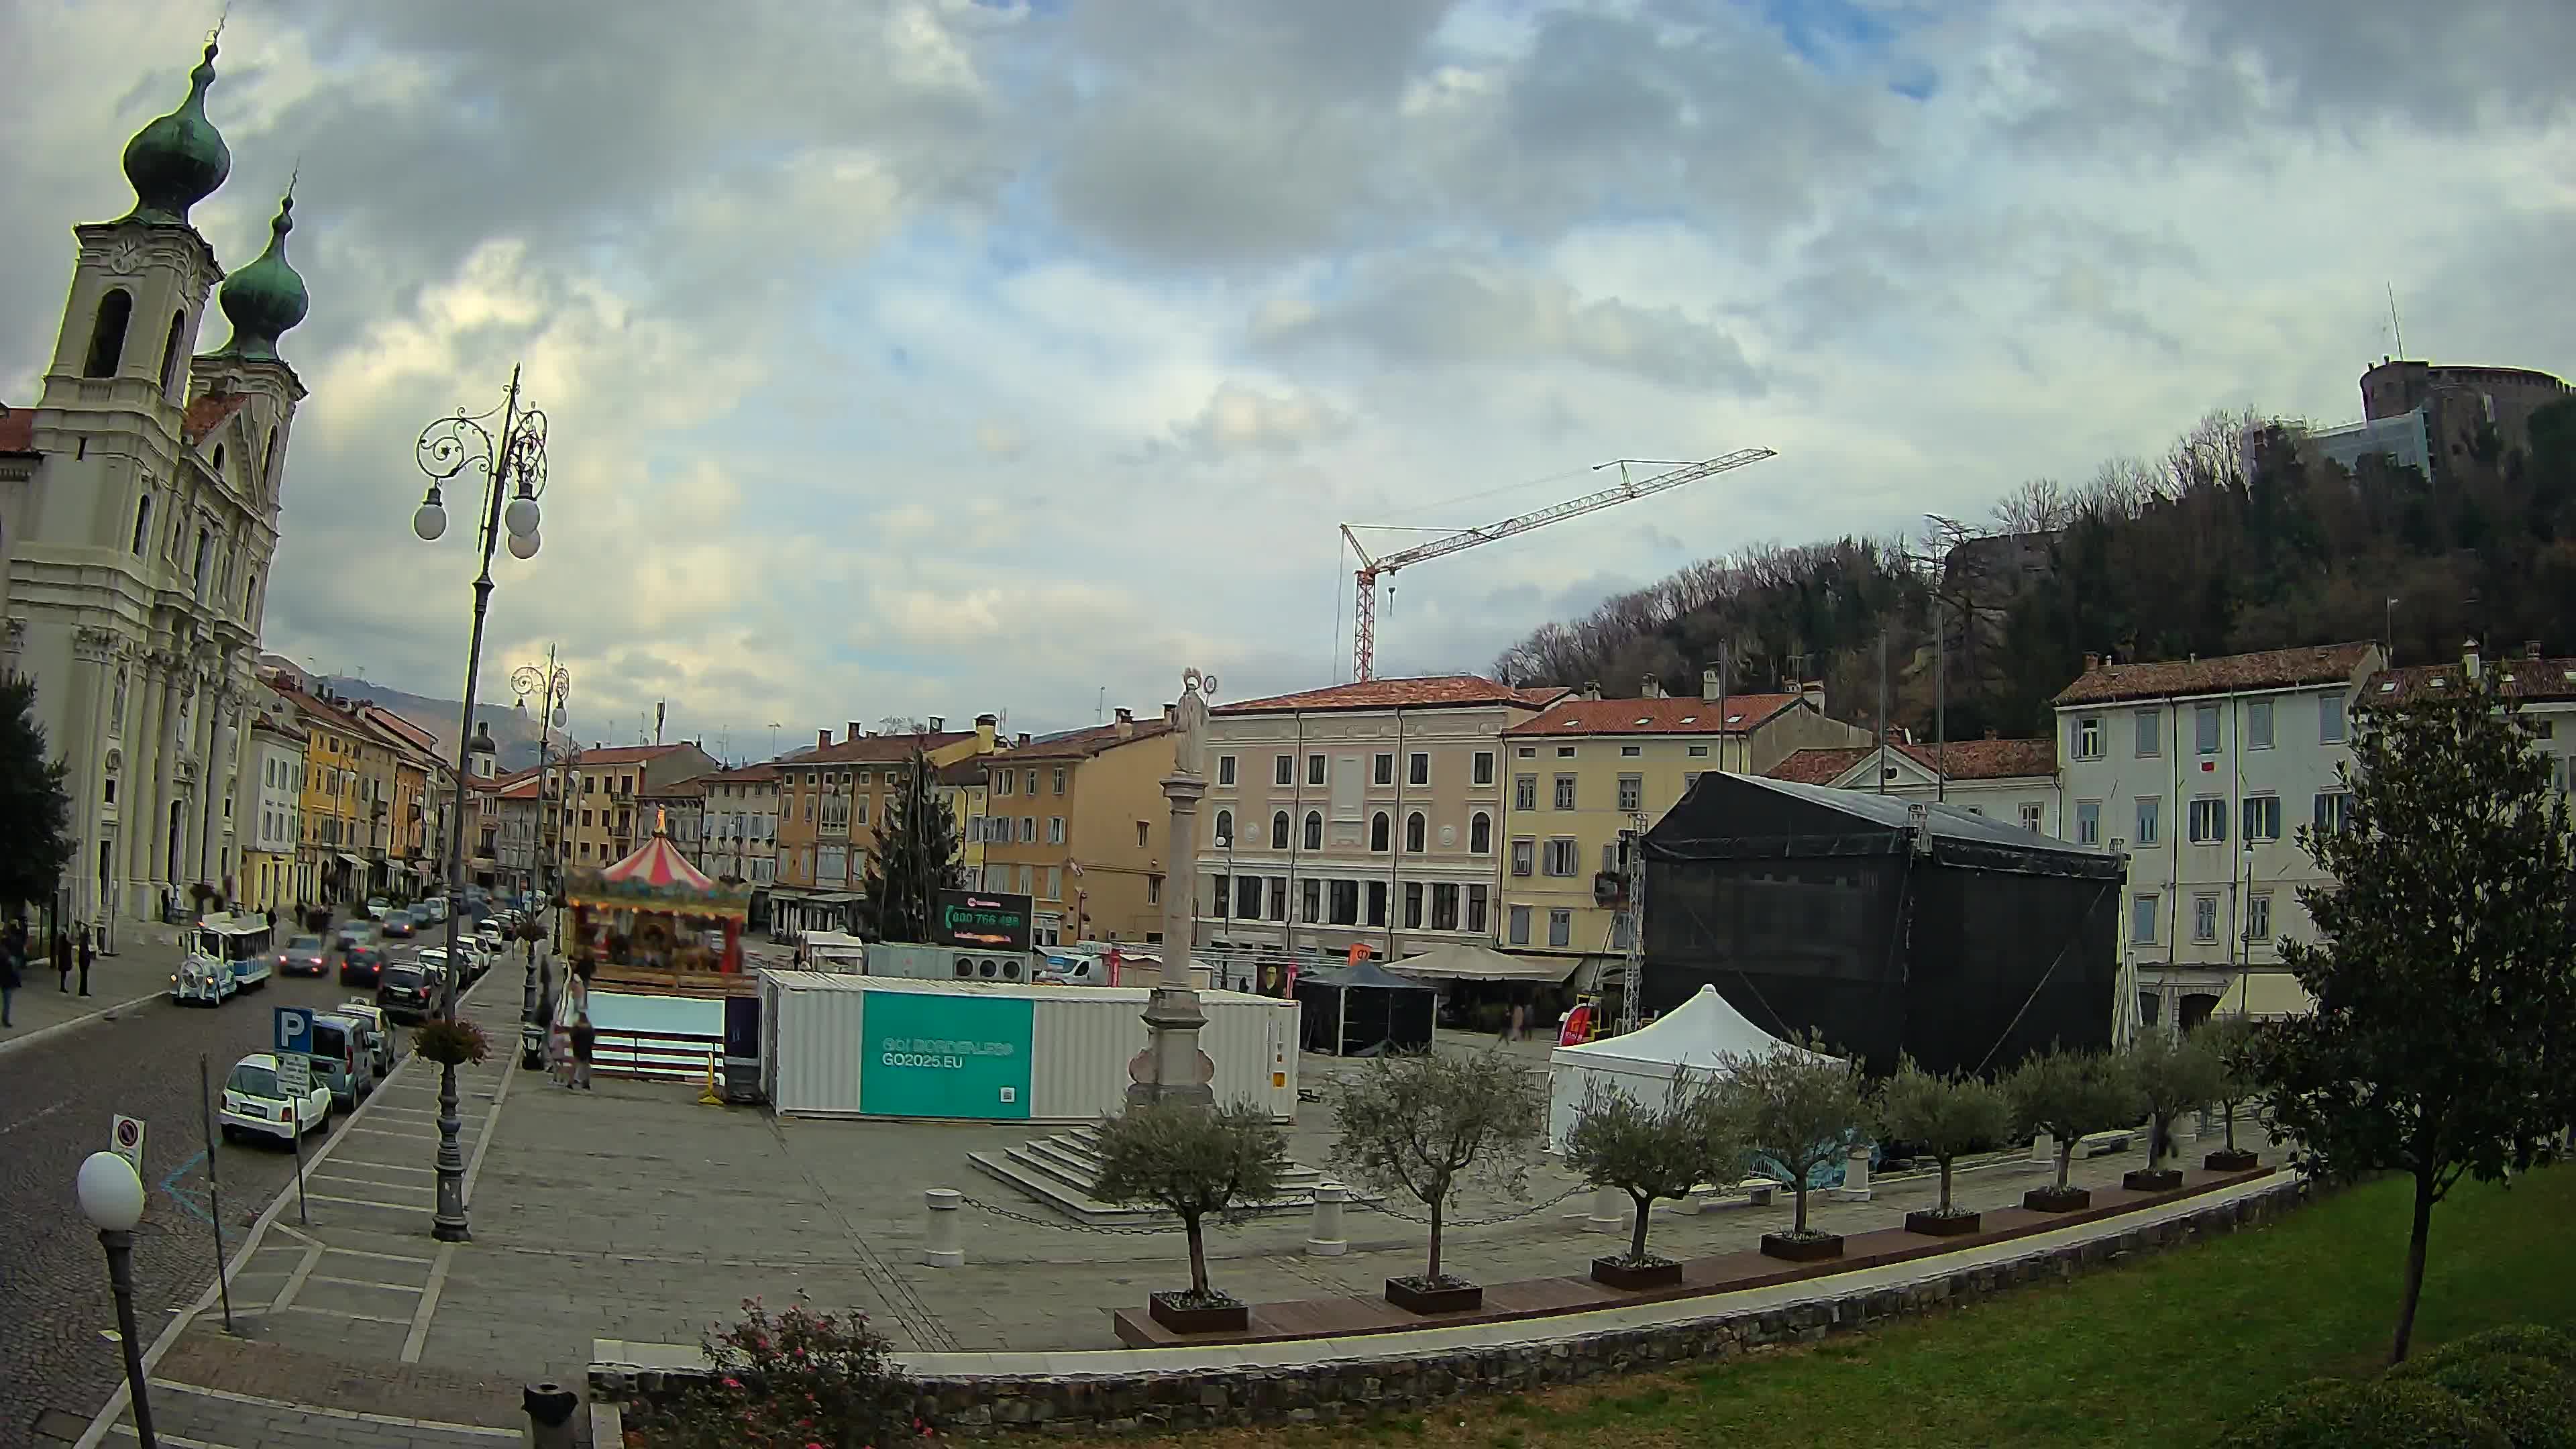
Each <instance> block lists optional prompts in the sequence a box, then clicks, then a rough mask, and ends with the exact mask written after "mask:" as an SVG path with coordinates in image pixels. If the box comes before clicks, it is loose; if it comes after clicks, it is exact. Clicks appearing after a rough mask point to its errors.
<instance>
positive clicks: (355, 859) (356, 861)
mask: <svg viewBox="0 0 2576 1449" xmlns="http://www.w3.org/2000/svg"><path fill="white" fill-rule="evenodd" d="M340 858H341V859H342V860H345V861H347V862H348V863H349V864H351V865H354V866H356V867H357V868H358V869H360V870H365V869H366V868H367V862H366V860H365V859H364V858H363V857H360V856H355V855H351V854H350V853H349V852H347V851H345V850H344V851H341V852H340Z"/></svg>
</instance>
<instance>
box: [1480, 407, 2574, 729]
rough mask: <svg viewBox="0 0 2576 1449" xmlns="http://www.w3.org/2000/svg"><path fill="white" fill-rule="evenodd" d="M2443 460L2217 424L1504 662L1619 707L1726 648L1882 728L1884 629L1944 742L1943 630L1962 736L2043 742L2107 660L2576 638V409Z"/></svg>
mask: <svg viewBox="0 0 2576 1449" xmlns="http://www.w3.org/2000/svg"><path fill="white" fill-rule="evenodd" d="M2249 429H2250V430H2252V434H2251V435H2252V437H2253V438H2254V442H2253V444H2252V446H2251V447H2246V446H2242V445H2241V444H2240V440H2241V439H2243V438H2245V437H2247V436H2248V430H2249ZM2248 454H2250V455H2251V456H2250V457H2248V456H2247V455H2248ZM2443 470H2444V474H2445V476H2444V478H2443V479H2442V481H2441V482H2440V483H2439V484H2436V483H2434V482H2432V481H2430V480H2427V479H2426V478H2425V477H2424V476H2423V475H2422V474H2421V473H2420V472H2418V471H2417V470H2415V469H2413V468H2411V467H2407V468H2399V467H2395V466H2392V465H2390V464H2389V463H2388V462H2387V460H2385V459H2382V458H2372V459H2366V460H2364V462H2363V463H2362V465H2361V466H2360V468H2359V469H2357V470H2355V471H2350V472H2348V471H2346V470H2345V469H2344V468H2343V467H2342V466H2340V465H2338V464H2336V463H2334V462H2332V461H2330V460H2327V459H2323V458H2321V457H2319V456H2317V455H2316V452H2315V450H2314V449H2313V448H2312V447H2310V446H2308V445H2307V444H2306V442H2305V439H2304V435H2303V433H2302V432H2301V431H2300V430H2299V429H2298V428H2296V427H2295V426H2292V425H2288V424H2281V423H2273V422H2267V421H2265V420H2263V419H2261V418H2259V417H2256V416H2253V415H2250V414H2228V413H2213V414H2211V415H2210V416H2208V417H2206V418H2204V419H2202V420H2201V422H2200V423H2199V424H2198V425H2197V426H2195V427H2193V428H2192V429H2191V430H2190V431H2189V432H2187V433H2185V434H2184V435H2183V436H2182V437H2181V438H2179V439H2177V440H2176V441H2175V443H2174V445H2173V446H2172V447H2171V448H2170V449H2168V450H2167V451H2166V452H2165V454H2164V455H2163V456H2162V457H2160V458H2157V459H2154V460H2145V459H2132V458H2121V459H2114V460H2112V461H2110V462H2107V463H2105V464H2103V466H2102V467H2101V469H2100V470H2099V471H2098V472H2097V473H2095V474H2094V476H2093V478H2092V480H2091V481H2090V482H2088V483H2085V484H2083V485H2082V486H2080V487H2072V488H2070V487H2065V486H2062V485H2060V484H2058V483H2057V482H2055V481H2052V480H2049V479H2038V480H2034V481H2032V482H2029V483H2025V484H2023V485H2022V486H2021V487H2020V488H2019V489H2017V490H2015V491H2014V492H2013V493H2011V494H2010V495H2009V496H2007V497H2006V498H2004V499H2003V500H2001V501H2000V502H1998V503H1997V504H1996V505H1995V508H1994V510H1993V514H1992V517H1991V519H1989V520H1987V521H1985V522H1984V523H1983V524H1980V525H1973V526H1972V525H1967V524H1962V523H1960V522H1959V521H1956V520H1948V519H1933V520H1928V521H1927V525H1926V528H1925V530H1924V531H1923V532H1922V533H1921V534H1919V535H1916V536H1914V537H1911V538H1887V539H1859V538H1844V539H1840V540H1836V541H1834V542H1831V543H1813V544H1807V545H1805V546H1803V547H1798V548H1783V547H1779V546H1776V545H1764V546H1760V547H1755V548H1748V549H1745V550H1743V551H1742V552H1739V553H1736V554H1734V555H1731V556H1729V557H1725V558H1717V559H1710V560H1708V561H1706V562H1703V563H1699V564H1694V565H1692V566H1691V567H1689V568H1686V569H1683V570H1682V571H1681V572H1679V573H1676V574H1674V575H1673V576H1672V577H1670V578H1668V579H1665V580H1664V581H1662V582H1661V583H1658V584H1655V585H1653V586H1652V587H1649V588H1646V589H1641V590H1639V591H1637V592H1636V593H1633V594H1627V595H1623V596H1621V597H1619V598H1615V599H1612V600H1610V601H1609V602H1607V603H1605V604H1603V605H1602V606H1601V607H1600V608H1599V609H1597V610H1595V611H1594V612H1593V613H1592V614H1591V615H1590V616H1589V617H1587V618H1584V619H1581V620H1578V621H1576V622H1574V623H1571V624H1548V625H1545V626H1542V627H1541V628H1539V629H1537V630H1535V631H1533V632H1532V633H1531V634H1530V635H1529V636H1528V637H1527V638H1525V639H1523V640H1521V641H1520V642H1519V643H1517V644H1514V645H1513V646H1512V647H1511V648H1509V649H1506V650H1505V651H1503V653H1502V654H1501V656H1499V657H1498V658H1497V659H1496V660H1495V662H1494V665H1493V669H1494V673H1495V674H1496V676H1497V677H1499V678H1503V679H1507V680H1509V681H1511V682H1513V683H1516V684H1563V685H1569V686H1577V687H1579V686H1581V685H1584V684H1587V683H1593V682H1598V683H1599V684H1600V685H1601V686H1602V688H1603V690H1604V692H1605V693H1609V694H1614V695H1624V694H1633V693H1635V692H1636V691H1637V689H1638V686H1639V684H1640V682H1641V681H1642V680H1643V679H1644V678H1645V676H1647V675H1650V674H1651V675H1654V676H1656V677H1657V678H1659V679H1660V680H1662V681H1663V682H1664V684H1665V686H1666V687H1667V688H1669V689H1672V690H1673V691H1674V692H1676V693H1678V692H1681V691H1683V690H1686V689H1696V688H1697V687H1698V681H1699V678H1700V674H1701V671H1702V670H1703V669H1705V668H1707V667H1708V666H1709V665H1711V664H1713V663H1714V662H1715V661H1717V660H1718V659H1719V658H1720V657H1721V653H1723V655H1724V657H1726V658H1728V659H1730V660H1731V661H1732V666H1731V668H1730V669H1729V671H1728V677H1729V683H1730V686H1731V687H1732V688H1733V689H1734V690H1736V691H1738V692H1745V691H1752V690H1761V689H1768V688H1771V687H1774V686H1776V685H1783V684H1786V683H1787V682H1789V681H1790V680H1792V679H1796V678H1804V679H1822V680H1823V681H1824V683H1825V687H1826V703H1827V707H1828V709H1829V710H1830V711H1831V712H1832V713H1833V714H1835V715H1837V716H1839V717H1841V718H1845V719H1851V720H1858V721H1862V722H1867V721H1869V720H1870V719H1872V718H1873V717H1874V714H1875V710H1876V700H1877V689H1878V669H1877V651H1878V648H1879V637H1880V635H1881V633H1882V632H1884V634H1885V635H1886V638H1887V646H1886V647H1887V655H1888V674H1889V678H1890V685H1889V693H1890V701H1891V709H1890V715H1891V718H1892V719H1893V721H1894V722H1895V723H1897V724H1900V725H1905V726H1909V727H1912V728H1915V729H1917V730H1920V731H1923V732H1925V733H1926V734H1927V735H1928V732H1929V731H1930V729H1931V727H1932V715H1933V703H1934V696H1935V690H1934V678H1935V674H1936V672H1938V671H1936V669H1935V666H1934V662H1933V661H1934V658H1935V649H1934V639H1935V634H1934V628H1935V621H1936V620H1938V621H1940V622H1941V623H1942V624H1943V625H1944V626H1946V630H1947V635H1948V639H1947V650H1946V655H1947V681H1946V693H1947V702H1948V732H1949V735H1950V737H1951V738H1954V739H1956V738H1966V737H1971V736H1974V735H1976V734H1978V733H1981V732H1982V731H1984V730H1986V729H1989V728H1992V729H1995V730H1997V731H1999V732H2001V733H2003V734H2005V735H2036V734H2040V733H2044V732H2045V731H2046V730H2047V729H2048V728H2049V727H2050V721H2049V710H2048V703H2047V702H2048V699H2049V697H2050V696H2052V695H2054V694H2055V693H2057V691H2058V690H2060V689H2063V688H2064V687H2065V686H2066V685H2067V683H2068V682H2069V681H2071V680H2073V679H2074V678H2075V676H2076V675H2077V674H2078V673H2080V672H2081V671H2082V668H2083V657H2084V655H2085V653H2086V652H2087V651H2093V652H2099V653H2116V654H2117V655H2118V656H2119V657H2121V658H2124V659H2130V658H2135V659H2160V658H2181V657H2184V656H2187V655H2192V654H2202V655H2209V654H2231V653H2237V652H2240V651H2244V650H2253V649H2273V648H2281V647H2286V646H2289V645H2296V644H2324V643H2332V642H2339V641H2343V640H2354V639H2380V638H2390V637H2393V642H2394V645H2395V649H2396V655H2397V658H2398V659H2399V660H2400V661H2401V662H2404V661H2409V660H2413V661H2422V660H2427V659H2433V658H2448V657H2451V656H2453V655H2455V654H2456V653H2457V652H2458V650H2459V647H2460V644H2461V642H2462V641H2463V640H2465V639H2468V638H2471V637H2475V638H2478V639H2480V640H2482V641H2485V642H2486V645H2487V647H2488V649H2489V650H2490V651H2492V652H2498V653H2502V652H2507V651H2511V650H2518V649H2520V648H2521V647H2522V645H2523V643H2524V642H2525V641H2527V640H2540V641H2542V642H2543V643H2544V644H2546V645H2548V646H2550V647H2552V648H2556V649H2561V650H2564V649H2568V648H2576V399H2570V400H2567V401H2562V402H2558V403H2555V404H2552V405H2551V406H2549V407H2547V408H2544V409H2542V410H2541V411H2540V412H2538V413H2536V414H2534V415H2533V418H2532V422H2531V440H2530V446H2529V447H2528V448H2527V449H2525V448H2516V447H2511V446H2508V445H2507V444H2506V443H2505V442H2504V441H2503V440H2501V439H2498V438H2497V437H2495V435H2494V433H2493V431H2492V430H2491V429H2490V430H2488V431H2487V432H2485V433H2484V434H2483V435H2482V436H2480V437H2478V438H2476V439H2474V440H2471V441H2470V442H2469V443H2468V444H2467V445H2466V447H2465V449H2464V451H2462V452H2460V453H2458V454H2455V455H2453V456H2450V457H2447V458H2446V459H2445V460H2444V465H2443ZM2392 599H2394V600H2396V601H2397V602H2395V603H2394V604H2391V603H2390V602H2389V601H2390V600H2392Z"/></svg>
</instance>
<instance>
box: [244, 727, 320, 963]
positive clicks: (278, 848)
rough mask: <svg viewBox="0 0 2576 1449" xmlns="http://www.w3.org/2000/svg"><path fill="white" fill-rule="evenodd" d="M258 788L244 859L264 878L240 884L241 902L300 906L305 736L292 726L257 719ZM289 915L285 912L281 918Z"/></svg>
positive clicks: (253, 767) (253, 769)
mask: <svg viewBox="0 0 2576 1449" xmlns="http://www.w3.org/2000/svg"><path fill="white" fill-rule="evenodd" d="M250 775H251V779H252V780H253V781H255V782H256V784H255V785H254V786H253V790H252V794H253V800H252V808H251V812H250V822H249V823H250V838H249V839H248V840H247V841H245V842H244V843H243V847H242V848H243V851H244V855H243V860H244V862H245V863H246V865H248V866H249V867H250V868H251V869H255V870H258V871H260V872H261V873H262V876H263V878H262V879H260V880H257V881H252V880H244V881H242V882H241V894H242V899H244V900H245V901H248V902H250V903H252V904H253V905H257V906H277V905H279V903H281V902H288V903H297V902H301V901H303V900H304V899H305V897H304V896H303V895H301V894H299V891H300V886H299V884H298V882H297V880H296V873H295V869H296V859H295V857H296V847H297V845H298V844H299V843H300V842H301V841H302V840H303V838H304V733H303V731H301V730H299V729H296V728H294V727H293V724H292V721H291V720H290V721H288V722H286V723H280V722H277V721H275V720H272V719H269V718H267V717H265V716H261V717H258V718H255V719H254V720H253V721H252V723H251V729H250ZM284 914H285V913H284V911H283V909H282V908H281V910H280V915H281V916H283V915H284Z"/></svg>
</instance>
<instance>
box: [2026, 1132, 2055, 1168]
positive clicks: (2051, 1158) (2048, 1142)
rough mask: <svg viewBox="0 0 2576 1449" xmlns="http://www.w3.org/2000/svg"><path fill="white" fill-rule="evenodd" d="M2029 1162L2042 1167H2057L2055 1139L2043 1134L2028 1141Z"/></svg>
mask: <svg viewBox="0 0 2576 1449" xmlns="http://www.w3.org/2000/svg"><path fill="white" fill-rule="evenodd" d="M2030 1160H2031V1161H2033V1162H2036V1163H2038V1164H2039V1165H2040V1166H2042V1167H2048V1168H2054V1167H2055V1166H2057V1139H2056V1138H2055V1137H2052V1136H2050V1135H2049V1134H2048V1133H2045V1132H2042V1133H2040V1134H2039V1135H2038V1136H2036V1137H2033V1138H2032V1139H2030Z"/></svg>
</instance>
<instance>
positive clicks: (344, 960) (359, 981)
mask: <svg viewBox="0 0 2576 1449" xmlns="http://www.w3.org/2000/svg"><path fill="white" fill-rule="evenodd" d="M384 972H385V953H384V952H383V951H382V950H379V949H378V948H376V947H374V946H352V947H350V948H349V949H348V950H346V951H343V952H341V953H340V984H341V985H343V986H373V985H375V984H376V982H377V980H378V979H379V978H381V977H382V976H383V975H384Z"/></svg>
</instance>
